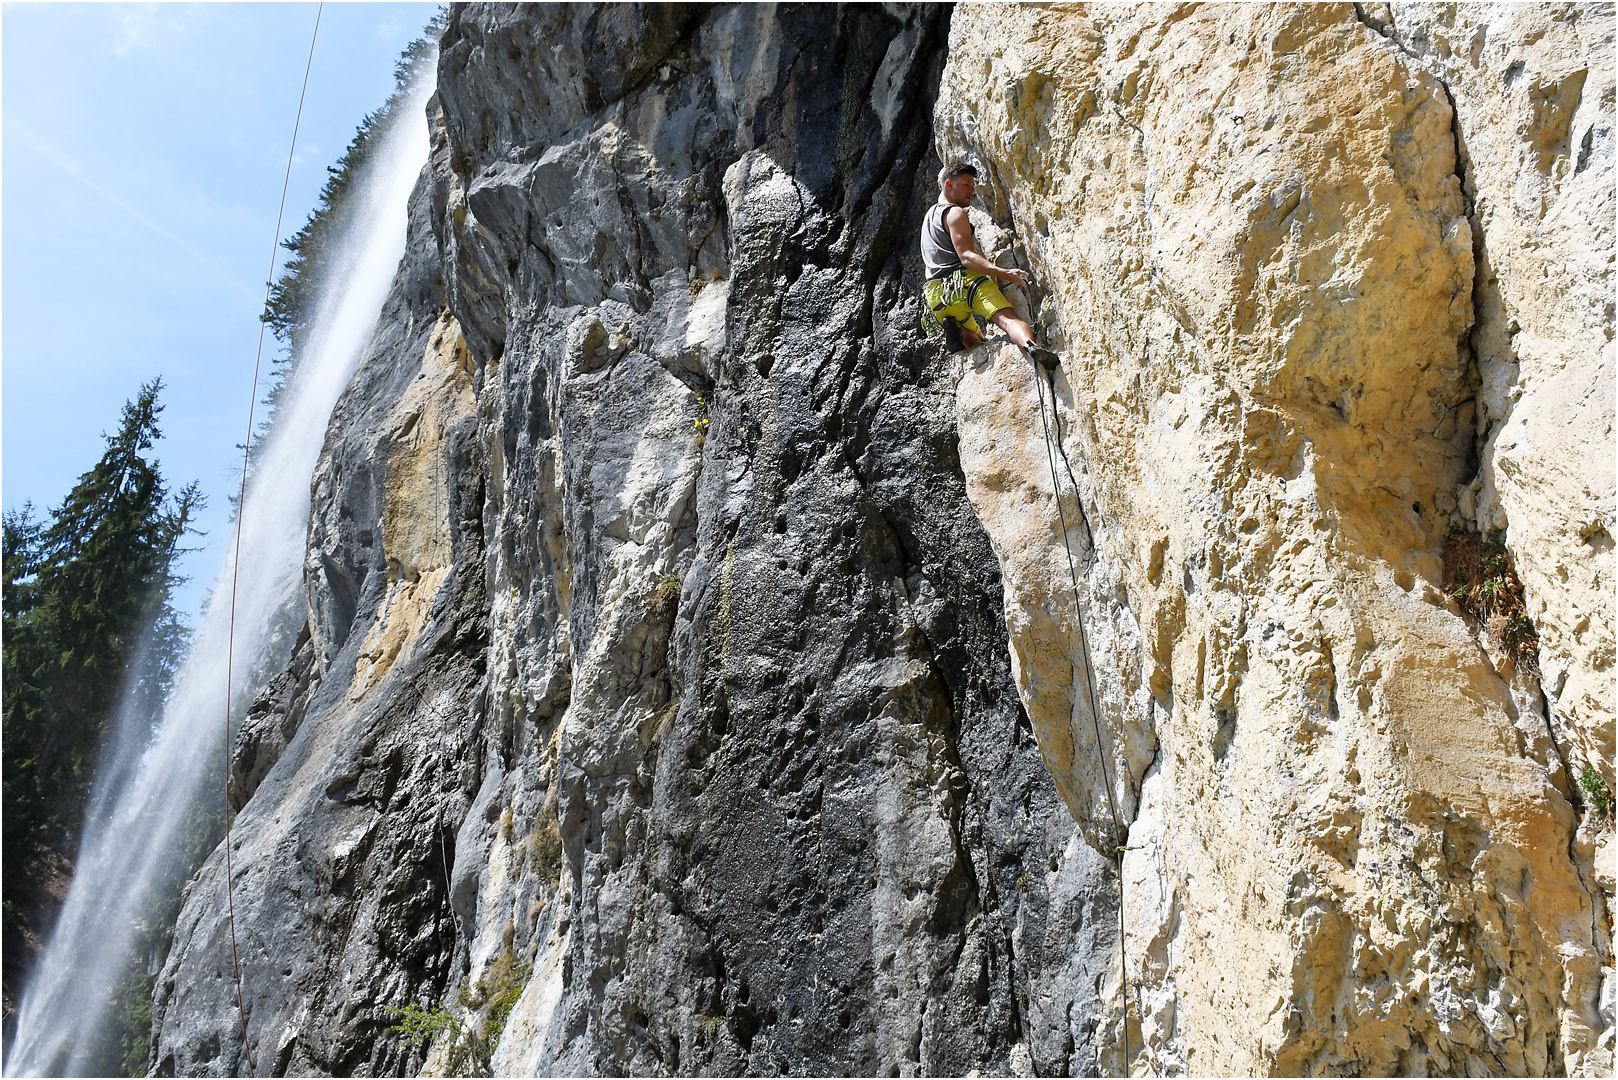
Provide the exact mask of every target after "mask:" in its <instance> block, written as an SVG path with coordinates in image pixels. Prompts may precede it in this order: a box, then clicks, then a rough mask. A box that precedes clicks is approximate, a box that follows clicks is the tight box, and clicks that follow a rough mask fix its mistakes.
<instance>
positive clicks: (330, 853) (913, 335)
mask: <svg viewBox="0 0 1618 1080" xmlns="http://www.w3.org/2000/svg"><path fill="white" fill-rule="evenodd" d="M1612 42H1613V35H1612V20H1611V15H1610V12H1605V11H1602V10H1595V9H1585V8H1577V7H1572V8H1556V9H1550V8H1529V9H1521V10H1517V9H1513V10H1512V11H1509V12H1506V11H1502V10H1496V9H1493V8H1490V9H1478V10H1472V9H1468V8H1453V9H1452V8H1423V9H1419V10H1406V9H1405V8H1403V7H1402V6H1394V7H1393V8H1392V9H1391V10H1387V9H1384V8H1383V7H1380V6H1376V5H1365V6H1363V7H1361V8H1356V7H1354V6H1349V5H1342V6H1325V7H1298V8H1292V7H1288V8H1259V7H1233V8H1220V7H1211V8H1210V7H1201V8H1197V7H1186V8H1183V9H1182V8H1168V7H1161V6H1143V7H1140V8H1112V7H1108V8H1101V9H1097V10H1094V11H1089V10H1085V9H1077V8H1075V9H1046V8H1032V7H1030V8H1022V7H1013V6H1005V5H997V6H994V7H977V6H966V7H959V8H956V9H954V10H953V11H951V10H949V9H946V8H935V7H900V6H896V5H890V6H882V7H876V6H863V5H850V6H846V7H835V6H819V5H816V6H803V7H797V6H779V7H777V6H765V5H756V6H753V5H750V6H734V7H730V6H722V7H711V8H698V7H693V6H685V5H673V4H670V5H659V4H648V5H638V6H616V5H615V6H603V7H547V6H482V5H478V6H455V7H452V8H451V9H450V11H449V13H448V17H447V20H446V24H445V30H444V35H443V40H442V42H441V52H440V59H439V66H438V73H437V89H436V93H435V95H434V97H433V99H432V102H431V103H430V105H429V121H430V126H431V130H432V132H433V155H432V161H431V163H430V165H429V167H428V169H427V170H426V172H425V173H424V174H423V177H422V180H421V183H420V185H419V186H418V188H417V191H416V195H415V198H414V200H413V202H412V211H411V221H410V244H409V249H408V251H407V254H406V257H405V260H404V262H403V264H402V265H401V267H400V270H399V274H398V277H397V280H396V283H395V288H394V293H393V296H392V298H391V299H390V301H389V304H388V306H387V308H386V310H385V312H384V315H383V320H382V322H381V324H380V325H379V327H378V330H377V335H376V338H375V339H374V340H373V342H372V345H371V348H370V350H369V352H368V353H367V356H366V360H365V362H364V363H363V364H362V366H361V369H360V371H359V373H358V374H357V375H356V376H355V379H354V381H353V383H352V384H351V385H350V386H349V388H348V390H347V392H346V393H345V394H344V396H343V398H342V400H341V402H340V403H339V405H338V407H337V410H336V412H335V413H334V415H333V418H332V422H331V427H330V429H329V431H328V434H327V439H326V444H325V447H324V450H323V453H322V455H321V459H320V464H319V466H318V468H317V470H316V473H315V477H314V480H313V484H312V497H313V513H312V516H311V524H310V531H309V550H308V558H307V562H306V573H305V580H306V585H307V592H308V607H309V622H308V626H307V627H306V629H305V632H304V634H303V635H301V636H300V638H299V642H298V645H297V648H296V650H295V652H294V656H293V660H292V663H291V665H290V667H289V669H288V671H287V672H286V673H285V674H284V675H283V676H282V677H280V678H279V679H277V680H276V681H275V682H274V683H273V684H272V686H271V688H270V690H269V691H268V692H267V693H266V694H265V695H264V696H263V698H262V699H261V700H260V701H259V702H258V703H257V705H255V707H254V709H253V710H252V712H251V713H250V715H249V718H248V720H247V722H246V723H245V724H244V725H243V728H242V730H241V734H240V737H239V739H238V741H237V744H236V747H235V754H234V760H233V769H234V773H235V776H236V777H237V780H238V783H237V790H238V792H239V793H240V794H241V795H242V796H243V797H245V802H244V804H243V806H242V808H241V809H242V812H241V815H240V817H239V819H238V820H237V823H236V827H235V831H234V839H233V845H234V846H233V848H232V862H233V866H234V871H235V879H234V882H233V887H232V895H231V897H229V898H227V895H226V893H225V890H224V887H223V886H224V882H223V879H222V874H223V867H224V861H223V852H216V853H215V855H214V856H213V858H212V859H210V861H209V862H208V864H207V865H206V866H205V867H204V868H203V870H202V871H201V872H200V873H199V875H198V876H197V878H196V879H195V880H194V881H193V882H192V884H191V885H190V886H189V891H188V895H187V899H186V904H185V907H184V910H183V912H182V915H181V918H180V922H179V925H178V928H177V930H176V935H175V943H174V947H173V950H172V952H171V954H170V956H169V957H168V961H167V964H166V965H165V967H164V970H163V973H162V976H161V978H160V979H159V984H158V994H157V1001H156V1008H155V1010H154V1014H155V1021H154V1025H155V1027H154V1030H155V1033H156V1038H155V1039H154V1058H153V1065H154V1068H155V1069H156V1070H157V1071H159V1072H162V1073H184V1074H189V1073H198V1074H222V1073H227V1072H236V1073H240V1072H245V1071H246V1070H247V1068H248V1060H247V1058H246V1056H245V1055H244V1051H243V1045H242V1037H241V1021H240V1020H239V1018H238V1015H237V1011H236V997H235V987H234V983H233V980H232V978H231V975H230V971H231V963H230V943H229V937H228V933H229V930H228V910H229V907H230V904H231V903H232V902H233V903H234V908H235V922H236V933H237V938H238V941H239V944H240V948H241V956H242V964H243V991H244V1000H245V1012H246V1027H247V1032H248V1042H249V1045H250V1046H251V1052H252V1067H253V1068H254V1069H255V1070H256V1071H257V1072H260V1073H276V1074H286V1073H351V1074H372V1075H375V1074H379V1073H397V1072H414V1071H419V1070H423V1069H425V1070H426V1071H428V1072H436V1073H449V1072H464V1071H469V1070H474V1071H475V1070H483V1069H487V1070H491V1071H493V1072H495V1073H496V1074H525V1073H527V1074H532V1073H569V1074H573V1073H591V1074H614V1075H625V1074H687V1073H722V1074H729V1075H741V1074H753V1073H775V1072H793V1073H810V1074H848V1075H867V1074H877V1073H881V1074H884V1075H920V1074H936V1073H945V1074H964V1073H967V1072H968V1071H971V1070H979V1071H983V1072H994V1073H1002V1074H1003V1073H1007V1072H1013V1073H1017V1074H1029V1073H1039V1074H1046V1073H1051V1074H1065V1075H1073V1074H1080V1075H1083V1074H1094V1073H1097V1072H1104V1073H1110V1074H1117V1073H1119V1072H1122V1071H1125V1070H1131V1071H1134V1072H1137V1073H1142V1072H1192V1073H1257V1072H1293V1073H1302V1072H1310V1073H1341V1072H1367V1073H1389V1072H1413V1073H1414V1072H1473V1073H1529V1072H1535V1073H1543V1072H1558V1071H1562V1070H1567V1071H1573V1072H1584V1073H1592V1072H1600V1071H1602V1070H1606V1069H1610V1067H1611V1060H1612V1059H1611V1054H1612V1039H1613V1035H1612V1029H1613V1017H1612V986H1613V976H1612V958H1611V957H1612V953H1611V949H1612V946H1611V911H1612V908H1611V903H1612V889H1613V882H1612V871H1611V847H1610V840H1608V839H1607V838H1610V836H1611V829H1610V825H1600V824H1598V823H1596V822H1595V821H1594V820H1593V819H1590V818H1589V817H1588V816H1587V815H1581V811H1582V810H1583V809H1585V808H1584V806H1583V803H1582V801H1581V796H1580V792H1579V789H1578V787H1577V779H1578V776H1580V775H1582V774H1583V772H1584V770H1585V769H1587V768H1588V769H1592V770H1594V772H1595V773H1596V774H1599V775H1600V776H1602V777H1604V782H1605V783H1606V785H1607V787H1608V788H1609V789H1610V788H1611V787H1612V786H1613V783H1614V778H1613V774H1612V769H1613V764H1612V762H1613V755H1612V737H1613V736H1612V716H1613V711H1614V705H1613V694H1612V649H1613V645H1612V622H1613V618H1612V614H1613V612H1612V593H1611V573H1612V566H1611V560H1612V558H1613V556H1612V553H1611V540H1610V536H1611V534H1612V531H1613V521H1612V514H1613V475H1612V467H1611V466H1612V446H1613V435H1612V428H1611V422H1612V421H1611V417H1612V405H1613V402H1612V397H1613V393H1612V364H1611V354H1610V337H1611V332H1612V325H1613V314H1612V310H1611V307H1610V293H1611V287H1612V283H1611V269H1612V268H1611V253H1612V236H1611V227H1612V222H1611V220H1610V218H1611V211H1612V191H1611V188H1612V180H1613V141H1612V130H1613V124H1612V113H1613V89H1612V87H1613V78H1612ZM963 155H964V156H967V157H970V158H972V159H973V160H975V161H976V162H977V163H978V164H979V166H980V168H981V170H982V172H983V181H984V183H983V185H982V190H983V192H984V195H985V200H984V201H985V206H986V209H987V213H986V214H979V215H978V216H979V218H980V219H981V220H980V222H979V237H980V239H981V240H982V241H983V242H984V244H985V246H986V248H987V249H988V250H989V251H991V252H992V253H993V254H995V255H996V256H998V257H1000V258H1002V259H1018V260H1022V261H1024V263H1025V265H1028V266H1029V267H1030V268H1032V269H1033V270H1034V271H1035V272H1036V276H1037V277H1038V279H1039V280H1040V282H1041V289H1040V290H1039V291H1038V292H1037V293H1036V295H1035V296H1034V297H1033V298H1032V299H1034V300H1035V301H1038V300H1040V299H1041V298H1042V297H1043V296H1046V295H1048V296H1049V299H1050V304H1049V305H1048V306H1045V307H1044V308H1043V312H1044V313H1043V315H1041V316H1040V318H1041V322H1042V325H1043V327H1044V330H1045V332H1046V333H1047V334H1048V335H1050V337H1051V340H1052V342H1053V344H1054V345H1056V347H1058V348H1060V350H1061V351H1062V353H1063V356H1064V366H1063V368H1062V369H1061V371H1060V372H1058V373H1057V374H1056V376H1055V378H1054V379H1053V380H1052V381H1051V383H1050V384H1049V385H1048V386H1046V387H1045V389H1044V390H1043V391H1042V393H1043V395H1044V400H1043V401H1041V400H1040V399H1039V398H1037V397H1036V395H1035V391H1036V383H1035V380H1034V376H1033V373H1032V371H1031V369H1030V367H1029V365H1028V364H1027V363H1026V361H1023V360H1021V359H1020V358H1019V357H1018V356H1017V355H1016V354H1015V352H1014V351H1013V350H1010V349H1009V348H1004V347H1002V346H1003V344H1004V343H1003V339H1001V340H1000V342H999V343H998V344H997V343H996V341H993V340H991V342H990V343H989V344H987V345H985V346H984V347H982V348H981V349H979V350H977V351H975V352H973V353H970V354H966V355H964V356H959V357H956V356H950V355H948V354H946V353H945V352H944V351H943V349H942V346H941V345H940V344H939V343H937V342H934V341H929V340H928V339H926V338H925V337H924V336H923V334H922V332H921V325H920V315H921V308H920V304H919V293H920V265H919V258H918V257H917V254H916V251H915V237H916V234H917V230H918V227H919V223H920V219H921V215H922V213H923V212H924V210H925V209H926V207H927V206H928V205H929V204H930V203H931V202H932V201H933V200H934V198H935V197H936V192H937V189H936V184H935V183H934V174H935V173H936V171H937V169H938V167H939V164H940V161H941V157H956V156H963ZM1016 299H1018V300H1019V302H1021V301H1024V300H1026V299H1027V298H1023V297H1017V298H1016ZM1038 310H1040V309H1039V308H1036V311H1038ZM1047 424H1049V425H1051V426H1050V431H1051V437H1052V440H1053V441H1052V442H1050V443H1047V441H1046V438H1045V434H1044V432H1045V431H1046V425H1047ZM1494 529H1502V530H1504V532H1503V539H1504V544H1505V545H1506V550H1507V552H1508V553H1509V558H1510V561H1511V562H1512V564H1513V565H1514V566H1515V567H1516V570H1517V573H1518V574H1520V576H1521V579H1522V582H1523V588H1524V590H1525V595H1526V598H1527V603H1528V607H1527V612H1528V615H1529V617H1530V618H1531V620H1532V623H1533V627H1534V628H1535V630H1536V632H1537V639H1538V660H1537V664H1536V663H1534V662H1532V661H1531V659H1529V658H1528V657H1527V654H1525V653H1524V652H1523V651H1522V650H1520V649H1512V648H1504V647H1502V645H1501V644H1500V641H1501V639H1500V637H1499V634H1498V633H1495V634H1493V636H1491V630H1490V628H1489V627H1487V626H1482V625H1478V624H1476V623H1475V622H1473V621H1470V620H1469V616H1468V615H1467V614H1466V612H1464V611H1463V610H1462V609H1461V607H1459V606H1458V605H1457V603H1456V601H1455V599H1454V598H1453V597H1452V596H1451V592H1452V589H1451V587H1450V583H1449V582H1448V581H1447V580H1446V579H1445V576H1444V566H1443V561H1442V560H1443V551H1444V547H1445V544H1446V542H1447V541H1448V539H1449V538H1450V537H1451V534H1452V533H1459V534H1465V535H1468V536H1470V535H1471V534H1473V533H1480V534H1481V535H1485V536H1487V535H1492V531H1493V530H1494ZM1064 541H1065V542H1064ZM1069 552H1071V556H1072V571H1071V576H1070V569H1069V561H1068V559H1069ZM1500 558H1505V556H1500ZM1497 629H1498V628H1497ZM1581 821H1582V822H1583V823H1582V824H1581ZM1598 844H1604V845H1607V846H1606V847H1604V848H1602V849H1601V850H1600V851H1598V849H1597V845H1598ZM1120 847H1124V848H1127V850H1125V851H1124V852H1123V857H1122V860H1121V863H1120V860H1119V858H1118V850H1117V849H1118V848H1120ZM1120 867H1121V876H1120ZM1120 896H1121V897H1122V904H1123V907H1122V911H1121V912H1120V908H1119V898H1120ZM1120 922H1122V925H1123V927H1124V930H1125V934H1124V940H1123V942H1122V947H1123V948H1122V952H1123V956H1124V958H1125V959H1124V963H1123V968H1122V970H1120V965H1119V956H1120V941H1119V926H1120ZM1121 980H1127V985H1128V988H1129V993H1130V996H1129V999H1128V1008H1127V1010H1126V1009H1124V1008H1123V1002H1124V998H1123V994H1122V990H1123V985H1124V984H1123V981H1121ZM406 1006H411V1007H414V1008H417V1009H420V1010H423V1012H422V1013H419V1014H417V1015H418V1016H420V1015H431V1016H434V1017H436V1019H435V1020H434V1021H433V1023H434V1024H435V1025H436V1026H437V1029H438V1031H437V1034H436V1036H435V1037H434V1038H432V1039H430V1040H426V1041H412V1040H411V1039H410V1038H408V1037H406V1035H405V1034H404V1033H402V1032H401V1031H399V1030H398V1029H397V1025H398V1024H399V1022H400V1019H401V1015H402V1014H401V1013H400V1011H399V1010H400V1009H402V1008H404V1007H406ZM1126 1047H1127V1048H1128V1049H1129V1051H1130V1059H1129V1060H1128V1061H1126V1060H1125V1057H1124V1053H1125V1048H1126Z"/></svg>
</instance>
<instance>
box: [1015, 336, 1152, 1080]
mask: <svg viewBox="0 0 1618 1080" xmlns="http://www.w3.org/2000/svg"><path fill="white" fill-rule="evenodd" d="M1029 364H1030V366H1031V367H1032V368H1033V371H1034V393H1035V394H1037V395H1038V396H1039V423H1040V426H1041V427H1042V428H1043V429H1044V432H1045V460H1046V463H1047V464H1049V465H1050V469H1051V491H1052V493H1053V494H1054V496H1055V499H1056V515H1057V520H1058V521H1059V522H1060V523H1061V526H1062V547H1063V548H1064V549H1065V550H1066V551H1067V576H1068V580H1069V581H1070V582H1072V585H1073V612H1074V619H1075V620H1076V621H1077V622H1078V624H1079V651H1080V652H1081V653H1083V654H1084V686H1085V690H1086V691H1087V692H1088V695H1089V698H1090V722H1091V724H1092V725H1094V727H1095V733H1096V758H1097V760H1099V761H1100V763H1101V780H1102V785H1103V786H1104V787H1105V788H1106V789H1107V806H1108V808H1109V809H1110V810H1111V811H1112V826H1113V829H1114V830H1115V834H1114V835H1115V837H1116V839H1117V841H1118V842H1117V843H1116V844H1115V845H1114V851H1113V854H1114V856H1115V857H1116V858H1117V860H1118V991H1119V995H1120V996H1121V997H1122V999H1123V1010H1122V1011H1123V1028H1124V1067H1123V1073H1124V1075H1125V1076H1128V1075H1129V975H1128V973H1127V972H1126V970H1125V968H1124V850H1125V846H1124V843H1123V839H1124V835H1123V834H1124V826H1123V819H1122V818H1121V817H1119V815H1118V803H1117V801H1116V800H1115V799H1114V797H1113V793H1112V776H1111V773H1110V772H1109V771H1108V769H1107V755H1106V752H1105V751H1104V749H1103V747H1102V745H1101V711H1100V709H1099V708H1097V706H1096V686H1095V668H1094V667H1093V666H1092V665H1091V663H1090V642H1089V639H1088V638H1087V636H1086V635H1085V632H1084V610H1083V608H1082V607H1081V606H1080V600H1079V574H1078V571H1077V570H1076V569H1075V568H1074V565H1073V545H1072V543H1071V542H1070V541H1069V540H1068V538H1067V511H1066V510H1064V509H1063V508H1062V486H1061V481H1060V480H1058V479H1057V476H1056V455H1057V453H1058V452H1060V453H1061V455H1062V463H1063V464H1064V465H1066V466H1067V476H1068V480H1069V481H1071V483H1072V485H1073V496H1074V498H1077V499H1079V500H1080V502H1079V513H1080V515H1081V517H1080V520H1081V521H1082V520H1083V517H1082V515H1083V513H1084V503H1083V499H1082V496H1080V495H1079V482H1078V480H1077V478H1075V477H1074V475H1073V466H1072V463H1070V462H1069V461H1068V460H1067V451H1066V450H1063V449H1062V447H1061V443H1060V441H1057V442H1056V443H1055V449H1052V440H1051V425H1050V421H1049V420H1048V419H1047V418H1046V416H1045V391H1044V389H1043V387H1042V386H1041V385H1040V382H1041V380H1040V367H1039V364H1038V363H1036V362H1035V361H1033V360H1032V359H1030V360H1029ZM1044 381H1046V382H1049V383H1050V387H1051V413H1052V415H1054V416H1055V417H1056V424H1057V432H1058V440H1059V439H1060V432H1061V424H1062V418H1061V414H1060V413H1058V412H1057V411H1056V376H1055V374H1054V373H1053V372H1050V371H1047V372H1045V380H1044Z"/></svg>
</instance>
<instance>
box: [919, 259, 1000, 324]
mask: <svg viewBox="0 0 1618 1080" xmlns="http://www.w3.org/2000/svg"><path fill="white" fill-rule="evenodd" d="M935 280H937V281H939V287H938V302H937V303H935V304H933V305H932V306H931V307H929V308H928V309H927V310H926V311H925V312H923V314H922V317H921V328H922V331H923V332H924V333H925V334H926V335H927V336H928V337H930V338H932V337H937V336H938V335H940V334H942V333H944V332H945V330H944V326H943V321H942V320H940V319H939V317H938V313H939V312H940V311H943V310H944V309H945V308H949V307H954V306H955V305H956V304H959V303H960V302H961V301H963V300H964V301H966V306H967V307H968V308H970V307H971V306H972V303H973V301H975V300H976V299H977V295H978V289H980V288H981V287H982V286H983V283H984V282H985V281H987V280H989V279H988V278H987V277H984V276H982V275H980V276H978V277H975V278H973V279H972V281H971V282H970V283H968V282H967V280H966V271H965V270H956V271H953V272H952V273H950V274H949V275H948V276H946V277H944V278H940V279H935ZM950 321H953V320H950Z"/></svg>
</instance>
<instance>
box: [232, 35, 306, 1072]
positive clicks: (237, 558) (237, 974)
mask: <svg viewBox="0 0 1618 1080" xmlns="http://www.w3.org/2000/svg"><path fill="white" fill-rule="evenodd" d="M325 9H326V5H325V4H324V3H322V4H321V5H320V6H319V7H317V8H315V29H314V32H313V33H311V34H310V35H309V58H308V59H307V60H306V61H305V62H304V65H303V88H302V89H301V90H299V91H298V115H297V117H296V118H295V119H294V120H293V121H292V145H291V146H289V147H287V168H286V175H285V176H283V177H282V178H281V207H280V209H279V210H277V211H276V213H275V242H274V243H273V244H272V245H271V247H270V273H269V276H268V277H267V278H266V279H265V281H264V306H265V307H266V308H268V307H269V305H270V291H271V290H272V289H273V288H274V287H275V263H276V259H277V258H278V256H279V254H280V250H281V222H282V220H283V218H284V217H285V215H286V209H287V189H288V188H289V187H290V186H291V183H292V157H293V154H294V153H295V152H296V151H297V148H298V128H299V127H300V126H302V124H303V101H304V97H305V96H306V95H307V94H308V92H309V72H310V70H311V69H312V68H313V67H314V63H315V40H316V39H317V38H318V37H319V36H320V16H321V13H322V12H324V11H325ZM264 327H265V322H264V318H263V316H262V315H260V316H259V322H258V351H257V353H256V354H255V355H254V357H253V392H252V394H250V395H249V398H248V402H247V437H246V438H245V439H243V440H242V486H241V491H240V492H239V493H238V494H237V496H236V544H235V550H234V552H233V553H232V555H231V562H230V629H229V633H228V634H227V635H226V645H225V903H226V908H227V910H228V911H229V913H230V969H231V974H232V976H233V977H234V978H235V980H236V1015H237V1016H238V1017H240V1019H241V1022H242V1053H243V1054H244V1055H245V1057H246V1058H247V1075H248V1076H253V1075H254V1073H253V1046H252V1044H251V1043H250V1042H249V1041H248V1037H247V1006H246V1003H245V1002H244V1001H243V1000H242V965H241V960H240V959H239V958H238V956H237V952H236V895H235V889H234V881H233V878H232V873H231V859H230V827H231V820H232V815H231V810H230V677H231V671H232V667H233V666H234V663H235V657H236V582H237V578H238V576H239V573H240V570H241V562H242V524H243V523H244V522H245V521H246V519H247V471H248V465H249V463H250V458H251V455H252V452H253V414H254V411H255V410H256V408H257V406H258V377H259V371H260V370H261V368H262V366H263V362H264Z"/></svg>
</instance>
